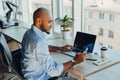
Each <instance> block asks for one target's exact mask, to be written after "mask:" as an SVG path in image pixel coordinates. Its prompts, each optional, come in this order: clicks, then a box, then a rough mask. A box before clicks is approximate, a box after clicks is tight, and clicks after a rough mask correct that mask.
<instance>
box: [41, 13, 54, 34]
mask: <svg viewBox="0 0 120 80" xmlns="http://www.w3.org/2000/svg"><path fill="white" fill-rule="evenodd" d="M40 26H41V30H42V31H44V32H46V33H47V34H49V33H50V30H51V28H52V17H51V16H50V15H49V14H46V16H44V17H43V18H42V23H41V25H40Z"/></svg>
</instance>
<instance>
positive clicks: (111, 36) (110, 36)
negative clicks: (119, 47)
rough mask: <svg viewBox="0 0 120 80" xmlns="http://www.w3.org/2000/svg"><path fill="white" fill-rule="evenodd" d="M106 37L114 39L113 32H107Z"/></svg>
mask: <svg viewBox="0 0 120 80" xmlns="http://www.w3.org/2000/svg"><path fill="white" fill-rule="evenodd" d="M108 37H109V38H113V37H114V33H113V31H111V30H109V31H108Z"/></svg>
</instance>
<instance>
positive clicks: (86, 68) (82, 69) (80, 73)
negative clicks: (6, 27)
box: [48, 39, 120, 80]
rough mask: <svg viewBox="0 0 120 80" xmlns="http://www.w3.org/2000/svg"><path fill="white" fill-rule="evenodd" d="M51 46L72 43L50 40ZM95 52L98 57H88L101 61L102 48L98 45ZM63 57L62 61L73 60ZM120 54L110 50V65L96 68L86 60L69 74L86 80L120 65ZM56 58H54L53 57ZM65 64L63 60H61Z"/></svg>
mask: <svg viewBox="0 0 120 80" xmlns="http://www.w3.org/2000/svg"><path fill="white" fill-rule="evenodd" d="M48 43H49V44H51V45H52V44H53V45H57V46H58V45H60V46H62V45H65V44H67V43H68V44H70V43H72V41H65V40H62V39H55V40H49V41H48ZM94 52H97V53H98V55H95V54H92V55H87V56H90V57H93V58H97V59H99V58H100V47H98V46H97V45H95V48H94ZM61 55H62V57H61V59H64V60H66V58H67V59H68V60H71V58H68V56H66V55H65V56H63V55H64V54H61ZM61 55H60V53H59V57H60V56H61ZM119 56H120V53H119V52H116V51H113V50H110V49H108V52H107V57H108V58H109V59H111V60H112V61H111V62H109V63H106V64H103V65H100V66H96V65H94V64H93V61H88V60H85V61H84V62H83V63H80V64H78V65H76V66H74V67H73V68H72V69H70V70H69V73H70V74H71V75H72V76H73V77H75V78H77V79H79V80H84V79H85V77H87V76H89V75H92V74H94V73H96V72H98V71H101V70H104V69H107V68H108V67H111V66H113V65H115V64H118V63H120V58H119ZM53 57H54V56H53ZM56 57H57V54H56ZM56 57H55V59H56V60H55V61H57V62H60V60H61V59H60V58H59V60H58V59H57V58H56ZM61 61H62V62H63V60H61Z"/></svg>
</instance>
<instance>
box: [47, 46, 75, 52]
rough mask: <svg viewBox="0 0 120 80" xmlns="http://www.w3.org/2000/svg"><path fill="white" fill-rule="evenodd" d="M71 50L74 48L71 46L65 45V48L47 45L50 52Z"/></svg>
mask: <svg viewBox="0 0 120 80" xmlns="http://www.w3.org/2000/svg"><path fill="white" fill-rule="evenodd" d="M72 49H74V48H73V47H72V46H71V45H65V46H62V47H58V46H52V45H49V51H51V52H56V51H69V50H72Z"/></svg>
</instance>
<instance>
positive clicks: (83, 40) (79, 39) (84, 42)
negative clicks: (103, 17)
mask: <svg viewBox="0 0 120 80" xmlns="http://www.w3.org/2000/svg"><path fill="white" fill-rule="evenodd" d="M95 40H96V35H93V34H88V33H83V32H77V34H76V38H75V41H74V44H73V46H74V47H75V49H79V50H82V51H84V50H85V49H86V48H88V51H87V52H88V53H92V52H93V49H94V45H95Z"/></svg>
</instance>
